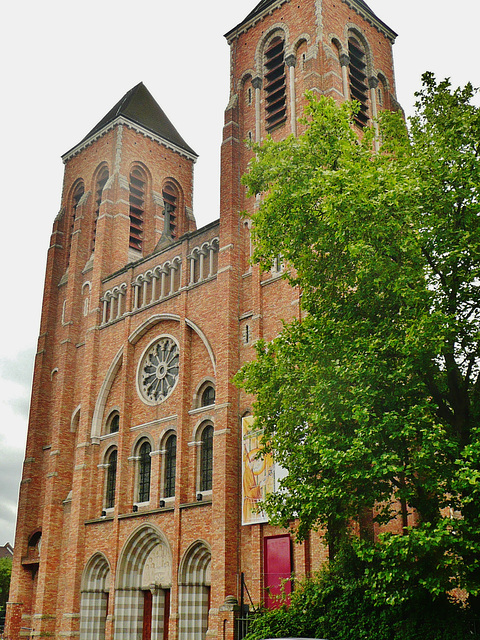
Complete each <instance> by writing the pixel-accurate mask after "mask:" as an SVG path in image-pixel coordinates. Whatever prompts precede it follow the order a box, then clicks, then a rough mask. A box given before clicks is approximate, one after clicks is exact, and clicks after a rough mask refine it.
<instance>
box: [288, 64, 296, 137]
mask: <svg viewBox="0 0 480 640" xmlns="http://www.w3.org/2000/svg"><path fill="white" fill-rule="evenodd" d="M285 63H286V65H287V67H288V73H289V80H290V82H289V84H290V128H291V130H292V133H293V135H294V136H296V135H297V95H296V89H295V66H296V64H297V57H296V56H295V55H294V54H293V53H290V54H289V55H288V56H287V57H286V58H285Z"/></svg>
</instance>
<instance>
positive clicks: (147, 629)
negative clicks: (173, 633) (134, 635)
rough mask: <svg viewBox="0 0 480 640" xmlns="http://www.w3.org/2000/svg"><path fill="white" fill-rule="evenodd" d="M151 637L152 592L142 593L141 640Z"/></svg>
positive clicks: (148, 639) (147, 639)
mask: <svg viewBox="0 0 480 640" xmlns="http://www.w3.org/2000/svg"><path fill="white" fill-rule="evenodd" d="M151 637H152V592H151V591H144V592H143V630H142V640H150V638H151Z"/></svg>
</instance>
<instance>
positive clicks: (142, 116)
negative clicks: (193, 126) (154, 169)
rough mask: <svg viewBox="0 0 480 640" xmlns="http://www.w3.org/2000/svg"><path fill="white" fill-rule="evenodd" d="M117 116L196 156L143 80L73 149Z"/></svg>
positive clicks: (68, 152)
mask: <svg viewBox="0 0 480 640" xmlns="http://www.w3.org/2000/svg"><path fill="white" fill-rule="evenodd" d="M117 118H124V119H125V120H130V122H132V123H133V124H136V125H138V126H140V127H142V128H144V129H147V130H148V131H151V132H152V133H154V134H155V135H156V136H158V137H159V138H162V139H163V140H165V141H166V142H170V143H171V144H173V145H175V146H176V147H180V149H183V150H184V151H186V152H187V153H188V154H191V155H193V156H195V157H197V154H196V153H195V151H194V150H193V149H192V148H191V147H190V146H189V145H188V144H187V143H186V142H185V140H184V139H183V138H182V136H181V135H180V134H179V133H178V131H177V130H176V129H175V127H174V126H173V124H172V123H171V122H170V120H169V119H168V118H167V116H166V115H165V113H164V111H163V109H162V108H161V107H160V105H159V104H158V103H157V102H156V100H155V98H154V97H153V96H152V94H151V93H150V91H149V90H148V89H147V87H146V86H145V85H144V84H143V82H140V83H139V84H137V85H136V86H135V87H133V89H130V91H128V92H127V93H126V94H125V95H124V96H123V98H121V100H119V101H118V102H117V104H116V105H115V106H114V107H113V108H112V109H110V111H109V112H108V113H107V115H106V116H104V117H103V118H102V119H101V120H100V122H99V123H98V124H97V125H95V127H93V129H92V130H91V131H89V132H88V133H87V135H86V136H85V137H84V138H83V140H81V141H80V142H79V143H78V145H75V147H73V149H76V148H77V147H79V146H81V145H83V144H84V143H85V142H86V141H87V140H89V139H90V138H92V137H94V136H95V135H96V134H98V133H99V132H100V131H101V130H102V129H104V128H105V127H107V126H108V125H109V124H111V123H112V122H114V121H115V120H116V119H117ZM73 149H70V151H67V153H66V154H64V156H63V158H65V157H66V156H68V155H70V153H71V152H72V151H73Z"/></svg>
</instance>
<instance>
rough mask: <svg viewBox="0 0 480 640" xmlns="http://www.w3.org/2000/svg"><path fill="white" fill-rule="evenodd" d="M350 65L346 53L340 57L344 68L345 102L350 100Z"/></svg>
mask: <svg viewBox="0 0 480 640" xmlns="http://www.w3.org/2000/svg"><path fill="white" fill-rule="evenodd" d="M349 64H350V58H349V57H348V56H347V54H346V53H342V54H341V55H340V65H341V67H342V84H343V97H344V98H345V100H349V99H350V91H349V86H348V65H349Z"/></svg>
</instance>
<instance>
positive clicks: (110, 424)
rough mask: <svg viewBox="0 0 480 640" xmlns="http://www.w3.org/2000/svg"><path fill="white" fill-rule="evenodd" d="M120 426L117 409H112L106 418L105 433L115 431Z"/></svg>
mask: <svg viewBox="0 0 480 640" xmlns="http://www.w3.org/2000/svg"><path fill="white" fill-rule="evenodd" d="M119 428H120V414H119V413H118V411H112V413H111V414H110V415H109V416H108V419H107V429H106V431H107V433H117V431H118V430H119Z"/></svg>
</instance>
